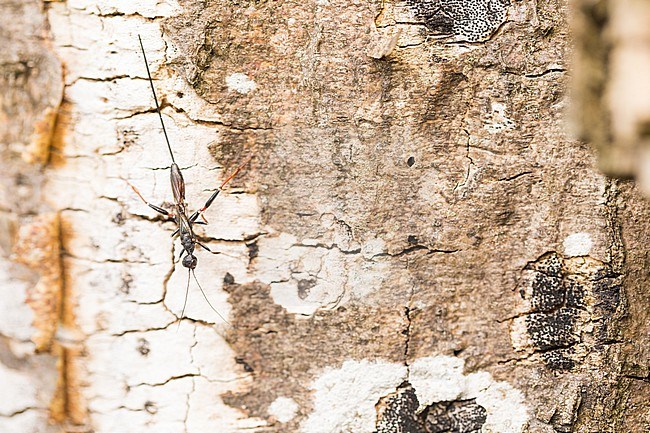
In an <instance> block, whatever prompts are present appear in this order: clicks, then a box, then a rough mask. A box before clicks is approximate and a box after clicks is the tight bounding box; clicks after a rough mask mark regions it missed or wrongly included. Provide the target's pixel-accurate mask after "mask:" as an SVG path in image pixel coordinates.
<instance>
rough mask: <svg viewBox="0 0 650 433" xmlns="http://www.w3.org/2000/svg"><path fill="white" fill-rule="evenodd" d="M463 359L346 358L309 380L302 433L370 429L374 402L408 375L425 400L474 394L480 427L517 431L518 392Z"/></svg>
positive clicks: (523, 416) (521, 422) (524, 413)
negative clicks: (481, 412)
mask: <svg viewBox="0 0 650 433" xmlns="http://www.w3.org/2000/svg"><path fill="white" fill-rule="evenodd" d="M463 367H464V361H463V360H462V359H460V358H453V357H448V356H433V357H426V358H420V359H417V360H415V361H414V362H413V363H412V364H411V365H410V366H409V368H408V369H407V368H406V366H404V365H402V364H397V363H386V362H370V361H365V360H362V361H346V362H345V363H343V365H342V366H341V368H339V369H329V370H326V371H325V372H324V373H323V374H322V375H321V376H320V377H319V378H318V379H316V380H315V381H314V383H313V384H312V389H314V390H315V393H314V411H313V412H312V414H311V415H310V416H309V418H307V420H306V421H305V422H303V424H302V432H303V433H331V432H341V433H353V432H354V433H366V432H367V433H372V432H373V431H375V422H376V417H377V412H376V409H375V403H376V402H378V401H379V400H380V399H381V398H382V397H385V396H387V395H389V394H391V393H394V392H395V391H396V389H397V386H398V385H400V384H401V383H403V382H404V381H408V382H409V383H410V384H411V385H412V386H413V389H414V390H415V393H416V395H417V398H418V401H419V403H420V407H419V410H420V411H421V410H423V409H424V408H426V407H427V406H429V405H431V404H434V403H438V402H443V401H445V402H448V401H455V400H469V399H475V400H476V404H478V405H480V406H481V407H483V408H484V409H485V411H486V420H485V423H484V424H483V426H482V430H481V431H482V432H484V433H520V432H522V431H523V429H524V427H525V425H526V423H527V421H528V418H529V415H528V409H527V407H526V405H525V402H524V396H523V394H522V393H521V392H520V391H519V390H517V389H515V388H514V387H512V386H511V385H509V384H508V383H506V382H499V381H496V380H494V379H493V378H492V376H491V375H490V374H489V373H487V372H476V373H471V374H468V375H465V374H463Z"/></svg>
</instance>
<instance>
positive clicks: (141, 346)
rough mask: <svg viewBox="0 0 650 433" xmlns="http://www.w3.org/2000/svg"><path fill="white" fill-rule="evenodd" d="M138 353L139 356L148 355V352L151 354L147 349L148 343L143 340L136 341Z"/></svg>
mask: <svg viewBox="0 0 650 433" xmlns="http://www.w3.org/2000/svg"><path fill="white" fill-rule="evenodd" d="M138 352H140V355H142V356H147V355H149V352H151V349H149V342H148V341H147V340H145V339H144V338H140V339H139V340H138Z"/></svg>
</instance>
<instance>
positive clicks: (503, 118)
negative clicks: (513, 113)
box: [484, 101, 515, 134]
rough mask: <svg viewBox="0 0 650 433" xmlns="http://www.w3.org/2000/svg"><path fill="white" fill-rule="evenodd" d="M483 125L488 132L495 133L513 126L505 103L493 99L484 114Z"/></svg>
mask: <svg viewBox="0 0 650 433" xmlns="http://www.w3.org/2000/svg"><path fill="white" fill-rule="evenodd" d="M484 127H485V129H487V130H488V132H491V133H492V134H496V133H498V132H501V131H503V130H506V129H512V128H514V127H515V123H514V121H513V120H511V119H510V118H509V117H508V115H507V111H506V106H505V104H503V103H501V102H494V101H493V102H492V104H491V105H490V111H489V112H488V114H487V115H486V118H485V125H484Z"/></svg>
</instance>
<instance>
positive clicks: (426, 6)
mask: <svg viewBox="0 0 650 433" xmlns="http://www.w3.org/2000/svg"><path fill="white" fill-rule="evenodd" d="M406 5H407V6H408V7H409V8H410V9H411V10H413V13H414V14H415V16H416V17H417V18H418V19H421V20H422V21H424V24H425V25H426V26H427V28H428V29H429V30H430V31H431V32H433V33H437V34H442V35H453V36H456V37H457V39H461V40H466V41H470V42H476V41H481V40H485V39H488V38H489V37H490V36H491V35H492V34H493V33H494V32H495V31H496V30H497V29H498V28H499V26H500V25H501V24H503V22H504V21H505V19H506V14H507V10H508V6H509V5H510V1H509V0H406Z"/></svg>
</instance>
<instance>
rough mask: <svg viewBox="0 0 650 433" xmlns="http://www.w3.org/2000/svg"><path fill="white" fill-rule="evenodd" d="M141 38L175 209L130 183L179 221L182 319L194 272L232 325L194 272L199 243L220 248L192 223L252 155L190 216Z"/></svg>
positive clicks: (157, 208)
mask: <svg viewBox="0 0 650 433" xmlns="http://www.w3.org/2000/svg"><path fill="white" fill-rule="evenodd" d="M138 40H139V41H140V48H141V49H142V57H143V58H144V64H145V66H146V68H147V77H148V78H149V84H150V85H151V93H152V94H153V100H154V102H155V104H156V112H157V113H158V117H159V118H160V124H161V125H162V130H163V134H164V136H165V141H166V142H167V149H168V150H169V155H170V156H171V159H172V164H171V166H170V172H169V175H170V180H171V186H172V193H173V195H174V205H173V212H169V211H167V210H166V209H163V208H162V207H160V206H156V205H155V204H152V203H149V202H148V201H147V200H145V199H144V197H143V196H142V194H140V191H138V189H137V188H136V187H135V186H133V185H131V184H129V185H130V186H131V188H132V189H133V191H134V192H135V193H136V194H137V195H138V197H140V199H141V200H142V201H143V202H144V203H145V204H146V205H147V206H149V207H150V208H151V209H153V210H155V211H156V212H158V213H159V214H161V215H163V216H164V217H166V218H168V219H169V220H171V221H174V222H175V223H176V225H177V229H176V230H175V231H174V232H173V233H172V237H174V236H176V235H178V236H179V237H180V240H181V246H182V248H183V249H182V250H181V254H180V256H179V260H180V259H182V264H183V266H184V267H186V268H187V287H186V288H185V300H184V301H183V310H182V311H181V315H180V319H182V318H183V315H184V314H185V307H186V306H187V296H188V292H189V288H190V276H192V277H194V281H196V284H197V286H199V290H200V291H201V294H203V297H204V298H205V300H206V302H207V303H208V305H209V306H210V308H211V309H212V311H214V312H215V313H217V315H218V316H219V317H220V318H221V319H222V320H223V321H224V322H226V323H228V324H229V325H230V322H228V321H227V320H226V319H225V318H224V317H223V316H222V315H221V313H219V311H217V309H216V308H214V307H213V306H212V304H211V303H210V300H209V299H208V297H207V295H206V294H205V291H204V290H203V288H202V287H201V284H199V280H198V279H197V278H196V274H195V273H194V269H195V268H196V265H197V258H196V255H195V254H194V250H195V248H196V246H197V245H198V246H199V247H201V248H203V249H204V250H206V251H208V252H210V253H212V254H219V252H216V251H212V250H211V249H210V248H208V247H207V246H206V245H204V244H202V243H201V242H200V241H199V240H198V239H197V237H196V235H195V234H194V231H193V229H192V227H193V225H194V224H202V225H205V224H207V221H205V219H204V220H203V221H199V220H198V218H199V217H200V216H202V215H203V212H205V211H206V210H207V209H208V208H209V207H210V205H212V203H213V202H214V200H215V199H216V198H217V196H218V195H219V193H220V192H221V191H222V189H223V187H224V186H225V185H226V184H227V183H228V182H230V181H231V180H232V179H233V178H234V177H235V176H236V175H237V174H238V173H239V172H240V171H241V169H242V168H244V166H245V165H246V164H248V162H249V161H250V160H251V158H252V155H251V156H249V157H248V158H247V159H246V160H245V161H244V163H243V164H241V165H240V166H239V167H237V168H236V169H235V171H233V172H232V174H231V175H230V176H228V177H227V178H226V180H224V181H223V182H222V183H221V185H220V186H219V188H217V190H216V191H214V192H213V193H212V195H211V196H210V198H208V200H207V201H206V202H205V204H204V205H203V207H202V208H200V209H199V210H197V211H195V212H194V213H192V214H190V215H189V216H188V208H187V203H186V202H185V180H183V174H182V173H181V170H180V168H179V167H178V165H177V164H176V160H175V159H174V152H172V147H171V144H170V143H169V137H168V136H167V130H166V129H165V122H164V121H163V117H162V114H161V113H160V105H159V104H158V97H157V96H156V89H155V88H154V85H153V80H152V79H151V72H150V71H149V64H148V62H147V55H146V53H145V50H144V45H143V44H142V38H141V37H140V35H138ZM179 326H180V320H179ZM231 326H232V325H231Z"/></svg>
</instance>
